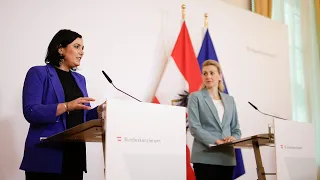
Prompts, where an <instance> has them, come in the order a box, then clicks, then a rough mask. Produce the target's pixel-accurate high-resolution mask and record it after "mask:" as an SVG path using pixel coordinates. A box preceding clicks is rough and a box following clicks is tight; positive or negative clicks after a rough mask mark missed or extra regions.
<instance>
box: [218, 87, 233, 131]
mask: <svg viewBox="0 0 320 180" xmlns="http://www.w3.org/2000/svg"><path fill="white" fill-rule="evenodd" d="M219 93H220V97H221V101H222V104H223V107H224V113H223V116H222V122H221V126H222V127H224V125H225V123H226V121H227V120H226V116H227V114H228V113H229V110H230V108H231V107H230V103H229V102H228V97H227V95H226V94H224V93H221V92H219Z"/></svg>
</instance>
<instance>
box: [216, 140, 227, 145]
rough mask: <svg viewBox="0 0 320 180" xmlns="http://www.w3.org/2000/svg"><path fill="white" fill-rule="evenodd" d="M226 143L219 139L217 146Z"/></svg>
mask: <svg viewBox="0 0 320 180" xmlns="http://www.w3.org/2000/svg"><path fill="white" fill-rule="evenodd" d="M224 143H225V141H224V140H221V139H217V140H216V144H217V145H219V144H224Z"/></svg>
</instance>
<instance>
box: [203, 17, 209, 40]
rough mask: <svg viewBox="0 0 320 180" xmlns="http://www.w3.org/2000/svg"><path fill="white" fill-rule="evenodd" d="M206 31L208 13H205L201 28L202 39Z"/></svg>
mask: <svg viewBox="0 0 320 180" xmlns="http://www.w3.org/2000/svg"><path fill="white" fill-rule="evenodd" d="M207 29H208V13H205V14H204V28H203V31H202V37H203V38H204V36H205V34H206V31H207Z"/></svg>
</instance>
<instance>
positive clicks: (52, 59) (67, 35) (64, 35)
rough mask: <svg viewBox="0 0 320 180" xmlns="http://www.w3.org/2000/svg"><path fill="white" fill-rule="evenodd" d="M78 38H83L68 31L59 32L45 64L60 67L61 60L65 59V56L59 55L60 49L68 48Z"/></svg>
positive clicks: (49, 49)
mask: <svg viewBox="0 0 320 180" xmlns="http://www.w3.org/2000/svg"><path fill="white" fill-rule="evenodd" d="M77 38H82V36H81V35H80V34H78V33H76V32H74V31H71V30H68V29H62V30H60V31H59V32H57V33H56V34H55V35H54V37H53V38H52V40H51V42H50V44H49V46H48V50H47V55H46V58H45V63H46V64H51V65H53V66H56V67H59V66H60V62H61V59H63V56H61V55H60V53H59V48H61V47H63V48H65V47H67V46H68V45H69V44H70V43H72V42H73V41H74V40H75V39H77Z"/></svg>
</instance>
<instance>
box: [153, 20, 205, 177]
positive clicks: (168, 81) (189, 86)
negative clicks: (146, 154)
mask: <svg viewBox="0 0 320 180" xmlns="http://www.w3.org/2000/svg"><path fill="white" fill-rule="evenodd" d="M200 85H201V72H200V68H199V65H198V60H197V57H196V55H195V53H194V50H193V46H192V42H191V39H190V36H189V32H188V29H187V25H186V22H185V21H184V22H183V23H182V26H181V30H180V33H179V35H178V39H177V41H176V44H175V46H174V48H173V51H172V53H171V56H170V57H169V59H168V62H167V64H166V67H165V70H164V72H163V74H162V77H161V80H160V83H159V85H158V88H157V90H156V93H155V97H154V99H153V102H154V103H160V104H167V105H172V104H173V102H176V100H177V99H181V96H180V95H183V94H184V93H185V97H186V96H187V95H188V93H192V92H194V91H197V90H199V88H200ZM182 99H184V98H182ZM184 102H185V100H182V101H181V102H180V104H179V105H181V106H185V103H184ZM186 151H187V156H186V158H187V164H186V166H187V180H195V175H194V172H193V169H192V167H191V164H190V149H189V146H188V145H187V143H186Z"/></svg>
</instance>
